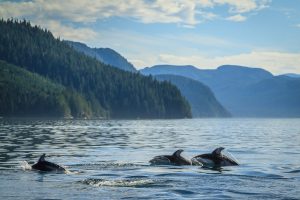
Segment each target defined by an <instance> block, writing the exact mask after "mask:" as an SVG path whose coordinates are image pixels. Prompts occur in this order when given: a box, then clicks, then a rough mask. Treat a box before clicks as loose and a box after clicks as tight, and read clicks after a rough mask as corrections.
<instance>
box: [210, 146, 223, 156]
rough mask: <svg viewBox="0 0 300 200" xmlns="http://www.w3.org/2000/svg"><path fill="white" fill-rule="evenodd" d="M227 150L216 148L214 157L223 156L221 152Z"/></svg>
mask: <svg viewBox="0 0 300 200" xmlns="http://www.w3.org/2000/svg"><path fill="white" fill-rule="evenodd" d="M224 149H225V148H224V147H219V148H216V149H215V150H214V151H213V152H212V154H213V155H221V151H223V150H224Z"/></svg>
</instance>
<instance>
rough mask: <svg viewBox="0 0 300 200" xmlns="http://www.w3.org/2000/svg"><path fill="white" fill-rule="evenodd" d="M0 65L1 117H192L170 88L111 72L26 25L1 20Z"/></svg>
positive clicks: (152, 81)
mask: <svg viewBox="0 0 300 200" xmlns="http://www.w3.org/2000/svg"><path fill="white" fill-rule="evenodd" d="M0 60H3V61H5V62H1V63H0V67H1V80H0V84H1V87H0V89H1V97H0V99H1V109H0V111H1V112H0V115H2V116H7V115H25V116H26V115H37V116H39V115H41V116H44V115H45V113H49V116H61V117H65V116H68V115H72V116H73V117H88V118H90V117H110V118H184V117H191V111H190V106H189V104H188V103H187V101H186V100H185V99H184V98H183V97H182V96H181V94H180V91H179V90H178V89H177V88H176V87H175V86H173V85H172V84H171V83H169V82H162V83H160V82H159V81H156V80H154V79H153V78H152V77H151V76H150V77H144V76H142V75H140V74H139V73H131V72H125V71H122V70H119V69H116V68H112V67H109V66H107V65H105V64H103V63H101V62H99V61H97V60H96V59H94V58H90V57H88V56H86V55H84V54H82V53H79V52H77V51H75V50H74V49H72V48H71V47H70V46H69V45H67V44H66V43H65V42H63V41H61V40H60V39H59V38H54V37H53V35H52V33H51V32H50V31H49V30H44V29H42V28H40V27H38V26H32V25H31V24H30V22H28V21H25V20H24V21H16V20H0ZM8 63H9V64H12V65H9V64H8ZM13 65H14V66H13ZM16 66H17V67H16ZM17 68H23V70H21V71H20V70H19V69H17ZM10 77H11V78H10ZM13 77H14V78H13ZM37 105H39V106H37Z"/></svg>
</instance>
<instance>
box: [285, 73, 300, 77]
mask: <svg viewBox="0 0 300 200" xmlns="http://www.w3.org/2000/svg"><path fill="white" fill-rule="evenodd" d="M282 75H283V76H288V77H292V78H300V74H294V73H288V74H282Z"/></svg>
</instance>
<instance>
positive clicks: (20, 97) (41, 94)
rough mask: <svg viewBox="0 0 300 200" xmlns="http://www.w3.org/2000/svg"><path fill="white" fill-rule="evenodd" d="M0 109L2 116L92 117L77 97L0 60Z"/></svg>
mask: <svg viewBox="0 0 300 200" xmlns="http://www.w3.org/2000/svg"><path fill="white" fill-rule="evenodd" d="M0 105H1V106H0V115H1V116H14V117H36V116H44V117H71V116H75V117H89V116H90V115H91V113H92V111H91V108H90V106H89V104H88V103H87V102H86V101H85V99H84V98H83V97H82V96H81V95H80V94H78V93H76V92H74V91H68V90H66V89H65V88H64V87H63V86H61V85H58V84H55V83H52V82H51V81H50V80H47V79H46V78H43V77H41V76H39V75H38V74H33V73H31V72H29V71H27V70H24V69H21V68H19V67H16V66H14V65H10V64H8V63H6V62H4V61H1V60H0ZM99 111H101V110H99Z"/></svg>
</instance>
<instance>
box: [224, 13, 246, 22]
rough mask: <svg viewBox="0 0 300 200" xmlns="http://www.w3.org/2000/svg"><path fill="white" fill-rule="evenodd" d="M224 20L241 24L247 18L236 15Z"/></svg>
mask: <svg viewBox="0 0 300 200" xmlns="http://www.w3.org/2000/svg"><path fill="white" fill-rule="evenodd" d="M226 19H227V20H229V21H235V22H242V21H245V20H246V19H247V18H246V17H245V16H243V15H241V14H237V15H233V16H230V17H227V18H226Z"/></svg>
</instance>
